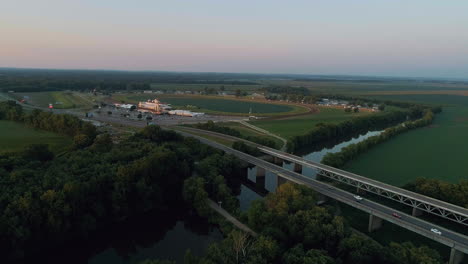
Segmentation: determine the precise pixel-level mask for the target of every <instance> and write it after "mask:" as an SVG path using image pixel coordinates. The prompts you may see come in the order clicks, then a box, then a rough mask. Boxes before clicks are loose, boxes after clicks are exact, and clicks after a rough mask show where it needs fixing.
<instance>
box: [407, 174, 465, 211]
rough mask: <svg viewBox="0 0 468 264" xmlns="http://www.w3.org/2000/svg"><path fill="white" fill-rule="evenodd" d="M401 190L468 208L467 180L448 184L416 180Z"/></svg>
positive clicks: (432, 180)
mask: <svg viewBox="0 0 468 264" xmlns="http://www.w3.org/2000/svg"><path fill="white" fill-rule="evenodd" d="M403 188H405V189H408V190H410V191H413V192H417V193H420V194H423V195H427V196H429V197H433V198H435V199H439V200H442V201H445V202H448V203H451V204H456V205H458V206H461V207H465V208H468V180H461V181H460V182H459V183H448V182H444V181H441V180H437V179H426V178H418V179H416V180H414V181H413V182H411V183H408V184H406V185H405V186H403Z"/></svg>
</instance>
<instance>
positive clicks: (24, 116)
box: [0, 101, 97, 147]
mask: <svg viewBox="0 0 468 264" xmlns="http://www.w3.org/2000/svg"><path fill="white" fill-rule="evenodd" d="M2 119H3V120H10V121H16V122H22V123H24V124H26V125H28V126H30V127H33V128H37V129H42V130H47V131H50V132H55V133H58V134H62V135H67V136H70V137H73V139H74V143H75V147H86V146H89V145H90V144H92V142H93V140H94V138H95V137H96V135H97V131H96V127H95V126H93V125H92V124H91V123H89V122H84V121H82V120H80V119H79V118H78V117H76V116H73V115H69V114H53V113H51V112H44V111H41V110H38V109H34V110H32V111H31V112H25V111H23V109H22V107H21V106H20V105H18V104H16V102H15V101H6V102H0V120H2Z"/></svg>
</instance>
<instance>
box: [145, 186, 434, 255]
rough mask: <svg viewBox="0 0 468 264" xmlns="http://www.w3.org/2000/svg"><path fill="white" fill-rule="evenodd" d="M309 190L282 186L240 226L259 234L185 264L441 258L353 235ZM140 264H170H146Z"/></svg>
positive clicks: (233, 238)
mask: <svg viewBox="0 0 468 264" xmlns="http://www.w3.org/2000/svg"><path fill="white" fill-rule="evenodd" d="M316 201H317V198H316V194H315V192H313V191H312V190H311V189H310V188H307V187H305V186H299V185H292V184H289V183H288V184H283V185H281V186H280V187H279V188H278V189H277V191H276V192H275V193H271V194H269V195H268V196H267V197H265V199H260V200H256V201H254V202H252V205H251V206H250V208H249V210H248V211H247V212H246V213H245V214H244V215H243V217H242V222H244V223H247V224H248V226H249V227H250V228H252V229H253V230H254V231H255V232H257V233H258V237H252V236H249V235H248V234H246V233H243V232H241V231H237V230H234V231H232V232H231V233H230V234H229V235H228V236H227V237H226V238H225V239H224V240H222V241H220V242H217V243H214V244H212V245H210V247H209V248H208V250H207V253H206V255H205V256H201V257H198V256H194V255H192V254H190V252H187V253H186V255H185V259H184V260H185V261H184V263H185V264H211V263H226V264H239V263H245V264H276V263H278V264H279V263H282V264H303V263H320V264H333V263H342V264H374V263H381V264H397V263H398V264H420V263H427V264H436V263H437V264H440V263H443V261H442V259H441V257H440V255H439V254H438V253H437V252H436V251H434V250H432V249H430V248H428V247H426V246H421V247H417V246H415V245H414V244H412V243H411V242H405V243H401V244H400V243H393V242H392V243H390V244H389V245H387V246H383V245H380V244H378V243H377V242H375V241H374V240H372V239H370V238H368V237H365V236H362V235H359V234H355V233H353V232H352V231H351V230H350V228H349V226H348V224H347V223H346V221H345V219H344V218H343V217H342V216H338V215H336V214H335V209H333V208H332V207H326V208H324V207H318V206H316V205H315V204H316ZM143 263H161V264H162V263H171V262H170V261H162V260H147V261H146V262H143Z"/></svg>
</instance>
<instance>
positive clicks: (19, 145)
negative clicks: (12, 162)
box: [0, 120, 72, 153]
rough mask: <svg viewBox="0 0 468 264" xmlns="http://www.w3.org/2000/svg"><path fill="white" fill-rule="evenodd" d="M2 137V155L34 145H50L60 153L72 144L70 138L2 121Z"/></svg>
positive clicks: (0, 149) (0, 151)
mask: <svg viewBox="0 0 468 264" xmlns="http://www.w3.org/2000/svg"><path fill="white" fill-rule="evenodd" d="M0 135H1V138H0V153H5V152H12V151H19V150H21V149H23V148H24V147H26V146H27V145H29V144H34V143H44V144H49V147H50V149H51V150H52V151H54V152H60V151H63V150H64V149H65V148H66V147H67V146H68V145H70V144H71V143H72V140H71V138H69V137H65V136H62V135H58V134H55V133H51V132H46V131H42V130H36V129H34V128H29V127H27V126H25V125H23V124H21V123H16V122H13V121H5V120H0Z"/></svg>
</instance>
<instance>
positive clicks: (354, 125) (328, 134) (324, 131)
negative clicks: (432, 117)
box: [287, 110, 422, 152]
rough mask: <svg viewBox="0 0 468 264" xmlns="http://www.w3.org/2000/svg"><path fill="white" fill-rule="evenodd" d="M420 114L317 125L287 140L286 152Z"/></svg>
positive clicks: (393, 114)
mask: <svg viewBox="0 0 468 264" xmlns="http://www.w3.org/2000/svg"><path fill="white" fill-rule="evenodd" d="M421 114H422V110H418V111H415V112H408V111H391V112H385V113H377V114H373V115H368V116H361V117H355V118H353V119H350V120H348V121H344V122H341V123H338V124H330V123H319V124H317V125H316V126H315V127H314V128H313V129H312V130H311V131H310V132H308V133H307V134H305V135H301V136H295V137H293V138H291V139H290V140H288V143H287V151H288V152H294V151H297V150H298V149H300V148H301V147H307V146H310V145H313V144H318V143H319V142H323V141H327V140H330V139H334V138H340V137H344V136H346V135H349V134H355V133H356V132H359V131H369V130H373V129H378V128H382V127H387V126H388V125H391V124H396V123H399V122H402V121H404V120H406V118H407V117H408V116H410V117H411V118H415V117H416V118H417V117H419V116H420V115H421Z"/></svg>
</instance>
